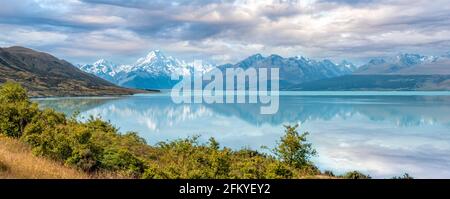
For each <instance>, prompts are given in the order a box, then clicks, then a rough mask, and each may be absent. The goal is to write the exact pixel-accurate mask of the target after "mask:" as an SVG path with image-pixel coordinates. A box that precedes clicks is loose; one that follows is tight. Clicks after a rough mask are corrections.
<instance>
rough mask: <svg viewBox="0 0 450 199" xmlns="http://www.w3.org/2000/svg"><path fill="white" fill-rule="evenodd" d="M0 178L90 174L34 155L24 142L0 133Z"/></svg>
mask: <svg viewBox="0 0 450 199" xmlns="http://www.w3.org/2000/svg"><path fill="white" fill-rule="evenodd" d="M0 178H10V179H87V178H92V176H89V175H88V174H86V173H84V172H81V171H78V170H76V169H72V168H70V167H67V166H64V165H62V164H61V163H58V162H55V161H51V160H48V159H45V158H42V157H36V156H34V155H33V154H32V153H31V150H30V148H29V147H28V146H26V145H25V144H23V143H21V142H20V141H18V140H14V139H11V138H7V137H4V136H1V135H0Z"/></svg>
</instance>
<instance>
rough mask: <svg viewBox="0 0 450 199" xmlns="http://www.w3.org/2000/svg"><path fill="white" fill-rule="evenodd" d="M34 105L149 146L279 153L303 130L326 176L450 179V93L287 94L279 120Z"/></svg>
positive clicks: (146, 100)
mask: <svg viewBox="0 0 450 199" xmlns="http://www.w3.org/2000/svg"><path fill="white" fill-rule="evenodd" d="M34 100H35V101H37V102H38V103H39V104H40V106H41V107H51V108H55V109H56V110H58V111H62V112H65V113H67V114H72V113H73V112H75V111H80V112H81V116H82V117H87V116H89V115H95V116H101V117H102V118H104V119H106V120H109V121H111V122H112V123H113V124H114V125H115V126H116V127H118V128H120V130H121V131H122V132H125V131H136V132H138V133H139V134H140V135H141V136H142V137H144V138H145V139H146V140H147V141H148V143H149V144H155V143H157V142H159V141H165V140H173V139H178V138H186V137H188V136H192V135H201V136H202V137H201V139H203V140H205V141H206V140H207V139H208V138H209V137H215V138H216V139H217V140H218V141H219V142H220V143H221V145H222V146H227V147H231V148H234V149H239V148H243V147H250V148H252V149H258V150H259V149H260V147H261V146H268V147H273V146H274V145H275V143H276V141H277V140H278V139H279V138H280V136H282V134H283V125H284V124H300V129H299V130H300V131H308V132H310V136H309V141H310V142H312V144H313V146H314V147H315V148H316V150H317V152H318V156H317V157H315V158H314V159H313V160H314V162H315V163H316V164H317V165H318V166H319V168H320V169H321V170H332V171H334V172H335V173H336V174H340V173H342V172H345V171H350V170H359V171H361V172H364V173H368V174H370V175H371V176H372V177H375V178H388V177H392V176H398V175H402V174H403V173H405V172H407V173H409V174H410V175H412V176H413V177H416V178H450V92H281V93H280V107H279V111H278V113H276V114H274V115H261V114H260V105H258V104H174V103H173V102H172V100H171V98H170V96H169V95H168V93H161V94H151V95H137V96H127V97H78V98H45V99H34Z"/></svg>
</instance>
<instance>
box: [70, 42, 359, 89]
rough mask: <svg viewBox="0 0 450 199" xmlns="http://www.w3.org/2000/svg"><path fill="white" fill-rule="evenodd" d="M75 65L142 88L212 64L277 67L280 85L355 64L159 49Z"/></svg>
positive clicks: (165, 85)
mask: <svg viewBox="0 0 450 199" xmlns="http://www.w3.org/2000/svg"><path fill="white" fill-rule="evenodd" d="M78 67H79V68H80V69H81V70H83V71H85V72H88V73H91V74H94V75H96V76H98V77H101V78H103V79H105V80H108V81H110V82H112V83H115V84H118V85H120V86H125V87H131V88H142V89H170V88H172V86H173V85H175V84H176V83H177V82H178V81H173V80H171V78H170V77H171V75H178V76H180V75H181V76H190V75H193V74H205V73H206V72H208V71H210V70H211V69H213V68H214V67H217V68H219V69H221V70H225V69H226V68H237V67H239V68H243V69H247V68H250V67H254V68H273V67H279V68H280V81H281V82H282V84H281V87H282V88H285V87H288V86H291V85H296V84H299V83H302V82H308V81H313V80H320V79H326V78H332V77H339V76H342V75H347V74H351V73H352V72H353V71H354V70H356V66H355V65H353V64H352V63H350V62H348V61H343V62H342V63H340V64H335V63H333V62H332V61H330V60H321V61H316V60H313V59H308V58H305V57H290V58H283V57H281V56H279V55H270V56H267V57H264V56H262V55H261V54H255V55H252V56H250V57H248V58H247V59H244V60H242V61H240V62H238V63H236V64H224V65H219V66H212V65H202V64H195V63H187V62H185V61H180V60H179V59H176V58H174V57H171V56H166V55H164V53H162V52H161V51H159V50H156V51H151V52H150V53H148V55H147V56H145V57H142V58H139V59H138V60H137V61H136V62H135V63H133V64H131V65H117V64H114V63H112V62H110V61H107V60H104V59H100V60H98V61H97V62H95V63H93V64H85V65H79V66H78Z"/></svg>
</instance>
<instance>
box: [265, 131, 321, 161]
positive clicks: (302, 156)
mask: <svg viewBox="0 0 450 199" xmlns="http://www.w3.org/2000/svg"><path fill="white" fill-rule="evenodd" d="M285 128H286V131H285V134H284V136H283V137H281V141H280V143H278V146H277V148H275V150H274V152H275V154H276V155H277V157H278V158H279V159H280V160H281V161H283V162H285V163H286V164H288V165H291V166H294V167H296V168H301V167H305V166H309V165H311V161H310V158H311V156H314V155H316V154H317V152H316V150H314V149H313V148H312V145H311V143H307V142H306V136H308V134H309V133H307V132H306V133H303V134H301V135H300V134H299V133H298V131H297V128H298V125H295V126H285Z"/></svg>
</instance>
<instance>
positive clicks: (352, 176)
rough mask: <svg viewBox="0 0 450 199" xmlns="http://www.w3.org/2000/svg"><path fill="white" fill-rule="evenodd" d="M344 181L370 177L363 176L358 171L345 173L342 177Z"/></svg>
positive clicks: (368, 177)
mask: <svg viewBox="0 0 450 199" xmlns="http://www.w3.org/2000/svg"><path fill="white" fill-rule="evenodd" d="M342 177H343V178H345V179H355V180H356V179H371V178H372V177H370V176H369V175H365V174H363V173H361V172H359V171H351V172H347V173H346V174H344V175H343V176H342Z"/></svg>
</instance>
